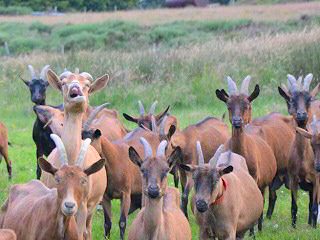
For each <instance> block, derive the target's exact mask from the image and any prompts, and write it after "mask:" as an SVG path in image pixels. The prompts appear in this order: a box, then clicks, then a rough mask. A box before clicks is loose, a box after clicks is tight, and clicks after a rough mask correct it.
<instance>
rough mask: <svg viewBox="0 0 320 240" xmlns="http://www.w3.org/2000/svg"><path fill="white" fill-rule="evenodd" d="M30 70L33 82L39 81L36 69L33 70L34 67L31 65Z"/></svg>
mask: <svg viewBox="0 0 320 240" xmlns="http://www.w3.org/2000/svg"><path fill="white" fill-rule="evenodd" d="M28 68H29V72H30V74H31V78H32V80H33V79H37V74H36V72H35V71H34V69H33V67H32V65H31V64H29V65H28Z"/></svg>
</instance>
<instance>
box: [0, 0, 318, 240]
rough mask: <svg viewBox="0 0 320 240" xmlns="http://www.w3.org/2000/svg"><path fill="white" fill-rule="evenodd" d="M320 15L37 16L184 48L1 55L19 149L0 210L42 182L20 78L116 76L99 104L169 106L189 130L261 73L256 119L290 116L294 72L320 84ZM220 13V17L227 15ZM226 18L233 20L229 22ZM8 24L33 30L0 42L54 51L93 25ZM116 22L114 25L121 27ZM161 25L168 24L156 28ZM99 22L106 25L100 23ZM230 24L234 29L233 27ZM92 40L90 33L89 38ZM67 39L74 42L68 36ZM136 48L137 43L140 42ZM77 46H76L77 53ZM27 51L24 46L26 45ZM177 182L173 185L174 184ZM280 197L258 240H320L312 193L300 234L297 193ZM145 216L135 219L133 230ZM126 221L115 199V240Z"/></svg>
mask: <svg viewBox="0 0 320 240" xmlns="http://www.w3.org/2000/svg"><path fill="white" fill-rule="evenodd" d="M317 8H318V10H317ZM319 8H320V5H319V4H318V3H314V2H311V3H304V4H290V5H283V6H281V7H280V8H278V6H277V8H275V7H274V6H268V7H265V8H264V7H253V6H248V7H231V8H224V7H221V8H220V7H219V8H212V9H210V8H208V9H189V8H188V9H178V10H153V11H143V12H142V11H133V12H116V13H103V14H102V13H101V14H90V15H89V14H86V15H77V14H72V15H67V16H65V17H63V18H61V19H58V20H57V19H54V20H53V19H51V18H50V17H44V18H42V17H39V18H37V21H41V22H42V24H48V25H46V26H49V25H50V24H56V23H57V22H59V21H60V22H64V23H67V22H68V21H70V22H72V23H83V22H86V23H96V22H100V21H106V20H110V19H113V20H119V19H121V20H123V21H124V23H123V22H122V23H123V24H122V25H121V26H126V28H125V29H129V30H130V29H132V28H134V29H135V30H136V29H139V31H138V33H137V34H138V35H139V36H149V35H152V34H154V33H155V32H157V31H160V32H161V33H162V34H163V35H165V36H166V34H168V32H169V35H168V36H169V37H168V38H170V39H171V41H173V40H172V39H174V41H176V42H174V44H170V43H168V42H170V41H168V42H166V41H165V40H161V41H162V42H160V44H159V45H157V46H154V44H151V43H150V42H149V41H141V42H140V45H139V47H136V45H133V46H135V48H132V49H130V48H128V47H126V46H125V47H123V46H122V45H120V46H119V47H110V48H108V47H106V46H100V47H99V48H92V50H91V49H88V48H86V47H81V50H80V48H78V49H77V48H75V49H74V50H72V51H69V52H65V54H61V53H60V52H57V51H44V50H43V49H41V48H40V49H38V48H35V49H31V50H30V51H29V53H28V54H19V52H17V53H15V54H14V55H13V56H11V57H6V56H1V57H0V108H1V114H0V120H1V121H3V122H4V123H5V125H6V126H7V127H8V129H9V141H10V142H12V144H13V146H12V147H11V148H10V149H9V155H10V158H11V159H12V162H13V179H12V182H11V183H9V182H8V180H7V172H6V168H5V165H4V163H2V164H1V165H0V204H2V203H3V202H4V201H5V198H6V196H7V190H8V188H9V187H10V185H11V184H15V183H23V182H27V181H29V180H31V179H34V178H35V176H36V175H35V166H36V164H35V162H36V158H35V145H34V143H33V141H32V126H33V122H34V119H35V114H34V113H33V111H32V104H31V100H30V94H29V91H28V89H27V88H26V86H25V85H24V84H23V83H22V81H21V80H20V79H19V77H18V76H19V74H20V75H22V77H24V78H25V79H28V78H29V73H28V71H27V64H32V65H33V66H34V67H35V68H36V69H39V68H40V67H42V66H44V65H45V64H50V65H51V68H52V69H53V70H54V71H55V72H57V73H60V72H61V71H62V70H63V69H64V68H65V67H67V68H68V69H71V70H72V69H74V68H75V67H79V68H80V70H81V71H87V72H89V73H92V75H93V76H94V77H99V76H101V75H103V74H104V73H109V74H110V77H111V80H110V82H109V84H108V86H107V87H106V88H105V89H104V90H103V91H102V92H100V93H98V94H96V95H94V96H92V97H91V98H90V104H91V105H98V104H101V103H103V102H110V103H111V104H112V108H115V109H117V110H118V111H119V112H120V113H123V112H126V113H129V114H132V115H137V113H138V109H137V101H138V100H141V101H142V102H143V103H145V104H146V105H147V106H150V104H151V102H153V101H154V100H158V101H159V104H158V111H160V109H164V108H165V107H167V105H169V104H170V105H171V106H172V109H171V113H172V114H174V115H175V116H177V117H178V118H179V119H180V126H181V129H183V128H185V127H186V126H188V125H189V124H191V123H195V122H197V121H199V120H201V119H203V118H204V117H206V116H208V115H212V116H216V117H220V116H221V115H222V114H223V113H224V112H226V107H225V105H224V104H223V103H222V102H220V101H219V100H218V99H217V98H216V96H215V90H216V89H217V88H226V87H227V82H226V76H228V75H230V76H232V77H233V78H234V79H236V82H237V83H240V81H242V80H243V78H244V77H245V76H246V75H249V74H250V75H252V83H251V84H250V89H251V90H253V87H254V85H255V84H256V83H259V84H260V87H261V89H262V90H261V94H260V95H261V96H259V97H258V98H257V100H255V101H254V103H253V114H254V117H257V116H262V115H264V114H267V113H269V112H272V111H279V112H282V113H285V114H286V105H285V102H284V101H283V99H282V98H281V97H280V95H279V94H278V92H277V86H279V85H280V83H286V74H287V73H291V74H293V75H296V76H297V75H299V74H304V75H305V74H307V73H309V72H312V73H313V74H314V80H313V83H312V86H314V85H315V83H316V82H318V81H319V77H320V68H319V66H320V57H319V56H320V45H319V42H320V26H319V18H318V17H317V16H316V14H318V13H319ZM252 9H253V10H252ZM259 9H260V10H259ZM278 9H279V10H278ZM215 11H217V12H215ZM259 11H262V12H261V14H260V15H259V16H257V14H255V13H253V12H259ZM191 12H192V14H191V15H190V13H191ZM205 12H206V14H205ZM215 13H218V16H217V14H215ZM282 13H283V14H282ZM305 13H308V14H310V18H308V20H299V17H300V16H301V15H302V14H305ZM312 13H313V14H312ZM76 16H77V17H76ZM90 16H91V17H90ZM219 16H220V18H219ZM223 16H226V17H225V18H223ZM69 17H70V18H69ZM68 18H69V20H68ZM222 18H223V19H228V20H232V19H233V20H232V21H223V22H222V21H220V20H221V19H222ZM235 18H236V20H234V19H235ZM5 19H6V21H15V22H19V21H23V22H24V23H21V24H20V25H19V26H20V28H18V29H12V26H14V27H16V26H17V25H7V27H5V26H6V25H5V24H6V23H2V24H0V28H2V31H0V34H3V35H6V34H7V36H9V39H11V37H12V36H13V37H15V36H16V35H17V34H19V33H20V34H21V37H22V38H23V36H24V34H29V33H30V31H31V33H32V34H34V35H33V37H34V38H37V41H38V42H39V44H43V45H45V44H47V42H48V41H49V40H50V39H49V38H50V36H56V35H54V34H55V31H56V32H59V33H62V32H64V33H66V34H67V33H72V34H73V33H74V34H76V33H79V31H81V29H88V28H86V27H84V26H85V25H77V24H76V25H70V26H64V25H63V26H59V25H57V26H56V25H54V26H53V28H52V33H39V32H38V30H30V26H32V25H33V26H35V25H37V24H35V23H31V22H32V21H35V20H34V19H33V18H30V19H29V17H12V18H11V17H9V18H5ZM63 19H64V20H63ZM72 19H73V20H72ZM86 19H88V20H86ZM157 19H158V20H157ZM159 19H161V21H159ZM217 19H219V20H217ZM177 20H179V21H178V22H177ZM190 20H192V21H191V23H192V24H190ZM0 21H1V22H2V21H3V19H1V18H0ZM88 21H90V22H88ZM131 21H136V22H131ZM261 21H262V23H261ZM26 22H30V24H29V23H26ZM113 22H114V21H111V22H109V24H110V25H112V23H113ZM137 22H138V23H139V24H138V23H137ZM107 23H108V22H107ZM155 23H157V24H158V25H157V24H156V25H154V24H155ZM160 23H161V24H162V25H161V24H160ZM14 24H19V23H14ZM96 24H98V25H99V23H96ZM130 24H131V25H130ZM159 24H160V25H159ZM98 25H90V27H89V29H91V28H96V27H97V26H98ZM151 25H152V26H151ZM230 25H231V27H229V28H228V27H226V26H230ZM9 26H11V27H9ZM38 26H40V25H39V24H38ZM99 26H100V25H99ZM128 26H129V28H128ZM130 26H131V27H130ZM167 26H169V27H167ZM181 26H183V27H184V28H183V29H182V30H181V31H182V32H183V35H175V34H176V32H177V31H178V30H177V29H180V27H181ZM203 26H207V27H208V26H209V29H214V31H213V30H210V31H208V30H203V28H202V27H203ZM210 26H211V27H210ZM244 26H245V27H244ZM68 27H69V28H68ZM165 27H167V28H165ZM118 28H119V27H118V26H115V27H114V29H118ZM159 28H160V30H159ZM164 28H165V30H163V29H164ZM36 29H37V28H36ZM70 29H72V30H70ZM101 29H103V28H102V27H101V28H100V30H101ZM199 29H200V30H199ZM201 29H202V30H201ZM68 30H69V31H68ZM32 31H33V32H32ZM121 31H123V32H126V31H127V30H123V29H122V30H121ZM85 32H88V31H87V30H85ZM164 33H165V34H164ZM187 33H188V34H187ZM11 34H12V35H11ZM199 34H200V36H198V35H199ZM195 35H196V36H195ZM161 36H162V35H161ZM172 36H174V37H172ZM202 36H204V37H203V38H202ZM63 38H67V37H66V36H64V35H63V37H62V39H63ZM178 38H179V41H178V40H177V39H178ZM183 38H187V39H188V40H189V39H193V41H190V42H181V39H183ZM0 39H1V36H0ZM48 39H49V40H48ZM57 41H58V40H57ZM128 41H130V39H126V38H122V39H121V42H122V43H126V42H128ZM135 42H136V39H134V40H133V41H132V44H134V43H135ZM152 43H153V42H152ZM77 44H78V43H76V44H75V46H76V47H77V46H78V45H77ZM17 45H18V46H19V43H18V44H17ZM20 45H21V44H20ZM47 98H48V100H47V103H48V104H59V103H61V101H62V97H61V95H60V94H59V93H58V92H56V91H55V90H53V89H52V88H49V89H48V93H47ZM121 119H122V120H123V122H124V124H125V126H127V127H129V128H133V125H130V124H128V123H127V122H125V121H124V118H123V117H122V116H121ZM170 184H171V185H172V181H170ZM277 193H278V201H277V203H276V208H275V211H274V215H273V218H272V220H271V221H270V220H265V222H264V230H263V232H262V233H259V234H258V235H257V239H263V240H264V239H265V240H266V239H268V240H270V239H300V240H301V239H320V233H319V231H317V230H314V229H312V228H311V227H309V226H308V225H307V206H308V198H307V194H305V193H303V192H300V194H299V200H298V206H299V211H298V224H297V230H293V229H292V228H291V223H290V222H291V220H290V219H291V217H290V215H291V211H290V208H291V197H290V193H289V192H288V191H287V190H286V189H284V188H281V189H280V190H279V191H278V192H277ZM266 199H267V198H266ZM266 202H267V201H266ZM265 205H266V206H267V204H265ZM189 211H190V210H189ZM135 214H136V213H135ZM135 214H132V215H131V216H130V217H129V224H128V228H127V232H128V229H130V226H131V222H132V220H133V219H134V218H135ZM189 216H190V225H191V227H192V233H193V239H198V226H197V225H196V223H195V219H194V217H193V216H192V213H191V211H190V213H189ZM119 217H120V214H119V201H116V200H115V201H113V228H112V236H111V239H118V238H119V228H118V221H119ZM93 233H94V239H103V237H102V236H103V214H102V212H97V213H96V214H95V216H94V226H93Z"/></svg>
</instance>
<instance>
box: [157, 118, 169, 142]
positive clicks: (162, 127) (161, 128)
mask: <svg viewBox="0 0 320 240" xmlns="http://www.w3.org/2000/svg"><path fill="white" fill-rule="evenodd" d="M167 122H168V116H167V115H166V116H164V118H163V119H162V121H161V123H160V133H159V134H160V137H164V127H165V125H166V124H167Z"/></svg>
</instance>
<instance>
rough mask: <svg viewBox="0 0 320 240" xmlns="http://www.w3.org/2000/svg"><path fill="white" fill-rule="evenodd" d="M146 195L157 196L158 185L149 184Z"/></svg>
mask: <svg viewBox="0 0 320 240" xmlns="http://www.w3.org/2000/svg"><path fill="white" fill-rule="evenodd" d="M148 196H149V197H151V198H156V197H158V196H159V187H158V186H157V185H154V184H153V185H150V186H149V187H148Z"/></svg>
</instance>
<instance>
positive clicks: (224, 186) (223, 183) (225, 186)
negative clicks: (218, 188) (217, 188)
mask: <svg viewBox="0 0 320 240" xmlns="http://www.w3.org/2000/svg"><path fill="white" fill-rule="evenodd" d="M221 180H222V185H223V191H222V195H221V196H220V197H219V198H217V199H216V200H215V201H214V202H213V203H212V204H216V205H218V204H220V203H221V202H222V201H223V199H224V194H223V193H224V192H225V191H226V190H227V187H228V183H227V181H226V180H224V179H223V178H222V177H221Z"/></svg>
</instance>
